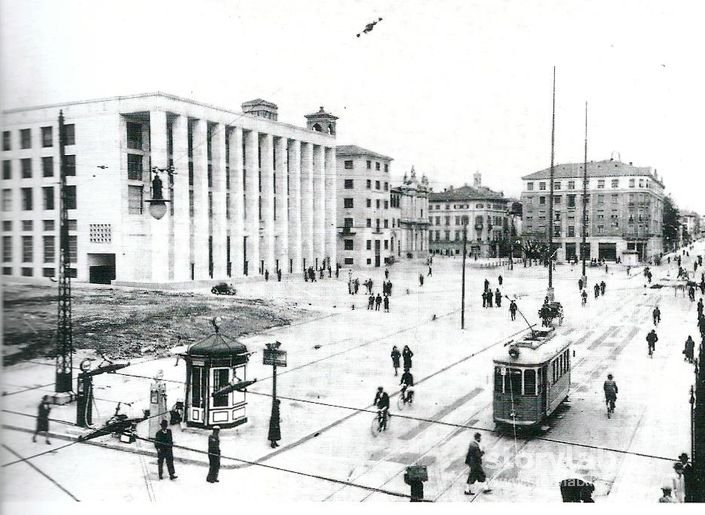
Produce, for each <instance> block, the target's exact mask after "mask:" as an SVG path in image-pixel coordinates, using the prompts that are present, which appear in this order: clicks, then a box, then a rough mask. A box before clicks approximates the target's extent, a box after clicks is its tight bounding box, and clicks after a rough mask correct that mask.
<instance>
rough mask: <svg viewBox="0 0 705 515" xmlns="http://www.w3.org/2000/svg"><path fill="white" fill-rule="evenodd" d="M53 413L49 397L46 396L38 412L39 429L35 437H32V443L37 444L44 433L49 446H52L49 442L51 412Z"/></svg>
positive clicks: (35, 432)
mask: <svg viewBox="0 0 705 515" xmlns="http://www.w3.org/2000/svg"><path fill="white" fill-rule="evenodd" d="M50 411H51V405H50V404H49V396H48V395H45V396H44V397H42V402H40V403H39V408H38V410H37V428H36V430H35V431H34V436H32V441H33V442H35V443H36V441H37V435H38V434H39V433H44V437H45V438H46V442H47V444H51V442H50V441H49V412H50Z"/></svg>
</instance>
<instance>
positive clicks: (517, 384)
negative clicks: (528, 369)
mask: <svg viewBox="0 0 705 515" xmlns="http://www.w3.org/2000/svg"><path fill="white" fill-rule="evenodd" d="M507 386H508V387H509V388H508V390H509V392H508V393H512V394H513V395H521V386H522V385H521V369H518V368H508V369H507Z"/></svg>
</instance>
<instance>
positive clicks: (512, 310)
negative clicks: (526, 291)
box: [509, 299, 517, 322]
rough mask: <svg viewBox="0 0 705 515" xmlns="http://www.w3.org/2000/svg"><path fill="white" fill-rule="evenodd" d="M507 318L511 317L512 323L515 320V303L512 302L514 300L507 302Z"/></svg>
mask: <svg viewBox="0 0 705 515" xmlns="http://www.w3.org/2000/svg"><path fill="white" fill-rule="evenodd" d="M509 316H510V317H511V319H512V322H513V321H514V320H516V318H517V303H516V302H514V299H512V300H511V301H510V302H509Z"/></svg>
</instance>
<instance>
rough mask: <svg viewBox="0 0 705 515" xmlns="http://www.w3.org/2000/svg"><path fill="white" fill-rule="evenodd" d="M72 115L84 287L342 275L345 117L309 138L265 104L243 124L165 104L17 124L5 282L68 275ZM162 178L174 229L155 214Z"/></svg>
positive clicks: (318, 119) (75, 215) (204, 109)
mask: <svg viewBox="0 0 705 515" xmlns="http://www.w3.org/2000/svg"><path fill="white" fill-rule="evenodd" d="M60 110H62V111H63V114H64V117H65V120H66V122H65V123H66V124H67V125H66V129H67V130H66V132H65V134H66V137H65V140H66V141H65V143H66V152H65V153H66V173H67V176H68V178H67V181H68V188H67V191H66V194H67V195H66V198H67V203H68V209H69V219H70V220H69V229H70V251H71V266H72V274H73V275H74V276H75V277H77V278H78V280H80V281H89V280H90V281H92V282H110V281H111V280H114V281H115V282H116V283H126V284H139V283H188V282H190V281H199V280H211V279H218V280H220V279H226V278H228V277H234V278H237V277H244V276H257V275H260V274H264V273H265V272H266V271H269V273H271V274H274V273H275V271H276V270H277V269H281V270H282V272H283V273H284V274H288V273H297V272H300V271H301V270H302V269H303V268H304V267H306V266H311V265H313V266H318V265H321V264H323V263H324V262H326V261H330V262H332V263H335V261H336V241H335V229H334V226H335V212H336V191H335V174H336V168H335V124H336V117H335V116H332V115H330V114H328V113H326V112H325V111H324V110H323V108H321V109H320V111H319V112H316V113H313V114H310V115H307V116H306V119H307V121H306V126H305V127H299V126H294V125H290V124H287V123H282V122H279V121H277V106H276V105H275V104H272V103H271V102H267V101H264V100H261V99H257V100H254V101H251V102H246V103H244V104H242V112H238V111H232V110H228V109H221V108H217V107H214V106H211V105H207V104H202V103H199V102H195V101H193V100H188V99H184V98H179V97H176V96H173V95H167V94H163V93H154V94H142V95H134V96H129V97H115V98H107V99H101V100H88V101H81V102H74V103H66V104H60V105H51V106H42V107H28V108H21V109H12V110H8V111H5V112H4V123H5V126H4V127H3V148H2V161H3V176H2V210H3V228H2V229H3V263H2V272H3V275H9V276H22V277H42V276H43V277H52V276H55V275H56V273H57V270H56V267H57V263H58V255H57V254H58V251H57V248H58V208H59V197H58V194H59V191H58V189H59V188H58V177H59V134H58V125H57V118H58V116H59V111H60ZM155 169H161V172H160V171H157V172H156V173H157V175H159V176H160V179H161V181H162V184H163V191H164V198H165V199H166V200H168V209H167V212H166V214H165V216H163V218H161V219H155V218H154V217H153V216H150V209H148V205H149V204H148V201H149V200H150V198H152V197H153V196H154V192H153V191H152V185H153V183H152V180H153V177H154V175H155Z"/></svg>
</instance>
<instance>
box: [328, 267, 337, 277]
mask: <svg viewBox="0 0 705 515" xmlns="http://www.w3.org/2000/svg"><path fill="white" fill-rule="evenodd" d="M331 277H333V270H331V268H330V265H328V279H330V278H331ZM336 277H337V276H336Z"/></svg>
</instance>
